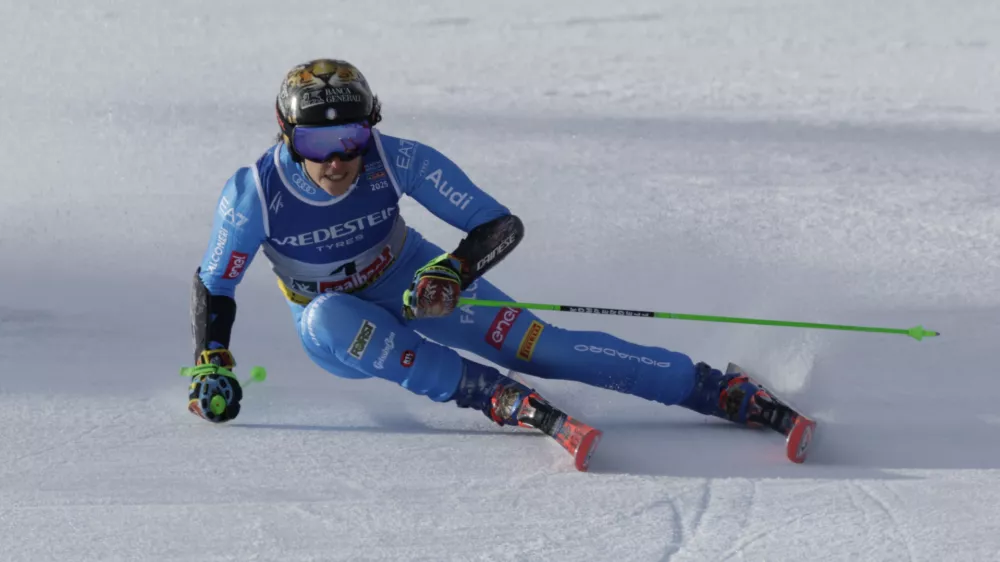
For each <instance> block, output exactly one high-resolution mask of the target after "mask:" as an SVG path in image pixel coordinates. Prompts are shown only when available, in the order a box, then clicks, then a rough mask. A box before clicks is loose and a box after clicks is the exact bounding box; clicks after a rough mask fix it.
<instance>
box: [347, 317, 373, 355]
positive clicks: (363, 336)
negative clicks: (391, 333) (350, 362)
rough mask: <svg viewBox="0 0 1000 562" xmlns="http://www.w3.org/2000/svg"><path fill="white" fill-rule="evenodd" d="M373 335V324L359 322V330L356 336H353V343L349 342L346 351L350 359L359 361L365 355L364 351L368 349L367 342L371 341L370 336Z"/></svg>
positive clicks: (364, 321)
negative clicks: (348, 347)
mask: <svg viewBox="0 0 1000 562" xmlns="http://www.w3.org/2000/svg"><path fill="white" fill-rule="evenodd" d="M374 333H375V324H372V323H371V322H369V321H367V320H362V321H361V329H360V330H358V335H356V336H354V341H352V342H351V348H350V349H348V350H347V352H348V353H349V354H351V357H353V358H355V359H358V360H360V359H361V358H362V357H364V355H365V350H366V349H368V344H369V342H371V341H372V334H374Z"/></svg>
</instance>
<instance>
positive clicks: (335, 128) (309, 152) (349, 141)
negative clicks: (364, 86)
mask: <svg viewBox="0 0 1000 562" xmlns="http://www.w3.org/2000/svg"><path fill="white" fill-rule="evenodd" d="M371 138H372V128H371V125H369V124H368V121H362V122H360V123H348V124H346V125H327V126H323V127H313V126H308V125H305V126H303V125H299V126H296V127H295V129H294V130H293V131H292V148H294V149H295V152H297V153H299V155H300V156H302V157H303V158H305V159H306V160H312V161H313V162H328V161H330V160H332V159H333V157H334V156H339V157H340V159H341V160H343V161H348V160H354V159H355V158H357V157H358V156H361V155H362V154H364V153H365V152H366V151H367V150H368V143H369V142H371Z"/></svg>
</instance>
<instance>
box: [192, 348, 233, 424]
mask: <svg viewBox="0 0 1000 562" xmlns="http://www.w3.org/2000/svg"><path fill="white" fill-rule="evenodd" d="M235 366H236V362H235V361H234V360H233V354H232V353H230V352H229V350H228V349H207V350H204V351H202V352H201V355H199V357H198V366H197V367H195V368H193V369H192V370H191V385H190V386H189V387H188V411H189V412H191V413H192V414H194V415H196V416H198V417H200V418H203V419H206V420H208V421H210V422H213V423H222V422H226V421H229V420H231V419H233V418H235V417H236V416H237V415H239V413H240V400H242V399H243V389H242V388H241V387H240V381H238V380H236V375H234V374H233V372H232V370H231V369H232V368H233V367H235Z"/></svg>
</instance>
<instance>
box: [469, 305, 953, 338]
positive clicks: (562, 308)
mask: <svg viewBox="0 0 1000 562" xmlns="http://www.w3.org/2000/svg"><path fill="white" fill-rule="evenodd" d="M458 305H459V306H490V307H498V308H499V307H508V308H525V309H533V310H555V311H559V312H584V313H588V314H608V315H612V316H629V317H639V318H671V319H674V320H697V321H701V322H726V323H730V324H757V325H761V326H785V327H789V328H816V329H822V330H845V331H851V332H878V333H882V334H902V335H904V336H910V337H911V338H913V339H915V340H917V341H920V340H922V339H924V338H930V337H934V336H940V335H941V333H940V332H934V331H931V330H925V329H924V327H923V326H914V327H912V328H909V329H900V328H876V327H871V326H845V325H841V324H815V323H812V322H787V321H784V320H764V319H759V318H737V317H733V316H704V315H700V314H677V313H674V312H650V311H647V310H625V309H620V308H597V307H593V306H568V305H563V304H539V303H531V302H513V301H491V300H479V299H466V298H462V299H459V300H458Z"/></svg>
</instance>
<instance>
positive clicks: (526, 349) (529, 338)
mask: <svg viewBox="0 0 1000 562" xmlns="http://www.w3.org/2000/svg"><path fill="white" fill-rule="evenodd" d="M544 329H545V326H542V323H541V322H539V321H538V320H532V321H531V325H530V326H528V331H527V332H525V333H524V337H523V338H521V345H520V346H519V347H518V348H517V358H518V359H523V360H524V361H531V356H532V355H534V353H535V345H537V344H538V338H539V337H541V335H542V330H544Z"/></svg>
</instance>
